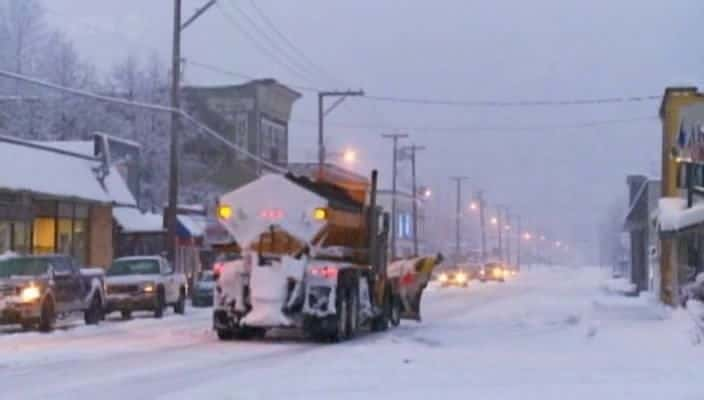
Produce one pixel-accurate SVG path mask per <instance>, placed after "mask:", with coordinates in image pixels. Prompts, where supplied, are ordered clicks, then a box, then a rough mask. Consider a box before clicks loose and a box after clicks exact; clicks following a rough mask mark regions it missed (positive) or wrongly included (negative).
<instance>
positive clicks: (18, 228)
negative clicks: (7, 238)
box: [12, 222, 31, 254]
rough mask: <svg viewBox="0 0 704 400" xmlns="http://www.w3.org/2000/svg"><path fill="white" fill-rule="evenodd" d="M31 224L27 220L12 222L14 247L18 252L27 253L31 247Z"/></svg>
mask: <svg viewBox="0 0 704 400" xmlns="http://www.w3.org/2000/svg"><path fill="white" fill-rule="evenodd" d="M29 239H30V236H29V225H28V224H27V223H25V222H14V223H13V224H12V249H13V251H14V252H16V253H20V254H27V253H29V250H30V248H31V246H30V240H29Z"/></svg>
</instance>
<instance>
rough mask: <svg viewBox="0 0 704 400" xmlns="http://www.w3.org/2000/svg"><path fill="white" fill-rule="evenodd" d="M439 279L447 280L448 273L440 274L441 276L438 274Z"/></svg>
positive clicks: (441, 280)
mask: <svg viewBox="0 0 704 400" xmlns="http://www.w3.org/2000/svg"><path fill="white" fill-rule="evenodd" d="M438 280H439V281H440V282H447V274H440V276H438Z"/></svg>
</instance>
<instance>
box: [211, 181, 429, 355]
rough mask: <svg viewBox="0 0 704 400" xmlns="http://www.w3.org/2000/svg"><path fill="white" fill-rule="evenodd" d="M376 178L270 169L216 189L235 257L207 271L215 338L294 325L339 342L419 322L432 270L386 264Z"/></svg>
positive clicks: (385, 228) (385, 221)
mask: <svg viewBox="0 0 704 400" xmlns="http://www.w3.org/2000/svg"><path fill="white" fill-rule="evenodd" d="M323 177H324V175H323ZM376 182H377V176H376V171H374V172H373V173H372V179H371V185H369V183H366V180H365V184H363V185H359V182H356V183H354V184H353V183H351V182H345V181H339V180H337V181H335V180H331V179H324V178H323V179H317V180H311V179H309V178H306V177H302V176H295V175H293V174H290V173H289V174H287V175H273V174H272V175H264V176H262V177H260V178H259V179H257V180H255V181H253V182H251V183H249V184H248V185H245V186H243V187H241V188H239V189H237V190H234V191H232V192H230V193H227V194H225V195H223V196H222V197H221V198H220V199H219V206H218V217H219V220H220V221H221V223H222V224H223V226H224V227H225V228H226V229H227V230H228V231H229V232H230V234H231V235H232V237H233V238H234V239H235V240H236V241H237V243H238V245H239V246H240V249H241V252H242V255H243V257H242V258H241V259H239V260H235V261H231V262H228V263H225V264H222V265H221V266H220V267H218V268H217V270H216V271H215V273H216V275H217V284H216V290H215V300H214V303H215V304H214V311H213V327H214V329H215V331H216V332H217V335H218V337H219V338H220V339H223V340H225V339H234V338H237V339H246V338H250V337H256V336H263V335H264V334H265V332H266V330H267V329H271V328H298V329H302V330H303V332H304V333H305V334H306V335H307V336H309V337H311V338H313V339H316V340H332V341H341V340H345V339H347V338H350V337H352V336H354V335H355V334H356V333H357V332H359V331H360V330H362V329H366V330H371V331H381V330H385V329H387V327H388V325H389V324H392V325H394V326H396V325H398V324H399V322H400V320H401V318H403V317H404V316H408V317H409V318H416V319H419V315H418V314H419V310H418V307H419V303H420V294H421V292H422V290H423V289H424V287H425V284H426V283H427V279H428V278H429V275H430V274H423V273H420V274H414V273H412V271H411V273H408V272H409V271H407V270H406V272H402V271H403V268H394V269H393V270H394V271H396V272H393V271H390V270H389V269H388V268H387V249H388V234H389V217H388V214H386V213H384V212H383V210H381V208H379V207H377V205H376ZM370 186H371V187H370ZM417 260H418V262H417V264H418V265H428V264H431V265H434V264H435V261H436V260H435V258H433V257H426V258H422V259H417ZM394 274H395V275H394ZM402 275H404V276H402ZM425 275H427V277H426V276H425ZM414 276H416V277H418V279H417V280H414V279H413V277H414ZM404 283H407V284H404Z"/></svg>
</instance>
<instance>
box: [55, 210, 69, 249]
mask: <svg viewBox="0 0 704 400" xmlns="http://www.w3.org/2000/svg"><path fill="white" fill-rule="evenodd" d="M56 226H57V232H58V234H57V235H56V241H57V246H56V252H57V253H61V254H66V255H71V253H72V249H73V244H72V240H71V238H72V236H73V220H72V219H71V218H59V219H58V220H57V224H56Z"/></svg>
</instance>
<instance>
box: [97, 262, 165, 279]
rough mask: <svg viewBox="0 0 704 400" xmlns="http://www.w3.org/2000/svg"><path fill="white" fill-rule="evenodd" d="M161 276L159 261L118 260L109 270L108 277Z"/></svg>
mask: <svg viewBox="0 0 704 400" xmlns="http://www.w3.org/2000/svg"><path fill="white" fill-rule="evenodd" d="M156 274H159V261H157V260H118V261H115V262H113V264H112V265H111V266H110V268H108V271H107V274H106V275H108V276H119V275H156Z"/></svg>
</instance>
